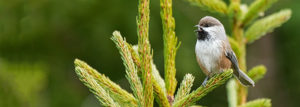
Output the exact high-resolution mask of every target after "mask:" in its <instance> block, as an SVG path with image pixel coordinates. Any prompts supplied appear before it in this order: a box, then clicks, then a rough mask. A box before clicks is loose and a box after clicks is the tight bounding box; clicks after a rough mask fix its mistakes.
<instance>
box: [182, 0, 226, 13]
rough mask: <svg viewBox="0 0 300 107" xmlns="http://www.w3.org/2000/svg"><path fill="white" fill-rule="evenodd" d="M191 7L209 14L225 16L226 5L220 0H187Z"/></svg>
mask: <svg viewBox="0 0 300 107" xmlns="http://www.w3.org/2000/svg"><path fill="white" fill-rule="evenodd" d="M188 1H189V2H190V3H191V4H192V5H196V6H199V7H201V8H203V9H207V10H209V11H211V12H218V13H221V14H227V5H226V3H225V2H224V1H222V0H188Z"/></svg>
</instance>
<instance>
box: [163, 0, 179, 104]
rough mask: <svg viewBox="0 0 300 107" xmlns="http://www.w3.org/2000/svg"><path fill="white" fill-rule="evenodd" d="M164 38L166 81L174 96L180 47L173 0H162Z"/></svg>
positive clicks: (171, 94) (170, 92)
mask: <svg viewBox="0 0 300 107" xmlns="http://www.w3.org/2000/svg"><path fill="white" fill-rule="evenodd" d="M160 6H161V11H160V15H161V19H162V25H163V32H164V33H163V39H164V63H165V83H166V89H167V94H168V97H169V98H171V99H172V98H173V95H174V92H175V90H176V86H177V80H176V78H175V76H176V68H175V57H176V51H177V49H178V47H179V45H178V42H177V41H178V40H177V37H176V35H175V20H174V18H173V16H172V0H160Z"/></svg>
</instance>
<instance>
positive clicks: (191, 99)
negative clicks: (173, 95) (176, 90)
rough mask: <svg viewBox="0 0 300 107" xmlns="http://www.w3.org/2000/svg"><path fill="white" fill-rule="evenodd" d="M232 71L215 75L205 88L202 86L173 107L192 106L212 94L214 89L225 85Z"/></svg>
mask: <svg viewBox="0 0 300 107" xmlns="http://www.w3.org/2000/svg"><path fill="white" fill-rule="evenodd" d="M232 72H233V71H232V70H231V69H230V70H226V71H224V72H222V73H220V74H216V75H214V76H213V77H212V78H211V79H209V80H208V81H207V84H206V86H205V87H203V86H200V87H199V88H197V89H196V90H195V91H193V92H192V93H190V94H188V95H186V96H185V97H184V98H182V99H180V100H178V101H176V102H174V104H173V107H186V106H190V105H192V104H193V103H195V102H196V101H198V100H199V99H201V98H202V97H204V96H205V95H206V94H208V93H209V92H211V91H212V90H213V89H215V88H217V87H218V86H220V85H222V84H224V83H225V82H226V81H227V80H228V79H229V78H230V77H231V76H232Z"/></svg>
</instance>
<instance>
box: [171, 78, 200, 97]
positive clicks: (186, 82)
mask: <svg viewBox="0 0 300 107" xmlns="http://www.w3.org/2000/svg"><path fill="white" fill-rule="evenodd" d="M194 79H195V77H194V76H193V75H192V74H186V75H185V76H184V78H183V80H182V82H181V84H180V87H179V89H178V91H177V94H176V96H175V100H174V102H176V101H178V100H180V99H182V98H183V97H184V96H186V95H188V94H189V93H190V91H191V88H192V86H193V82H194Z"/></svg>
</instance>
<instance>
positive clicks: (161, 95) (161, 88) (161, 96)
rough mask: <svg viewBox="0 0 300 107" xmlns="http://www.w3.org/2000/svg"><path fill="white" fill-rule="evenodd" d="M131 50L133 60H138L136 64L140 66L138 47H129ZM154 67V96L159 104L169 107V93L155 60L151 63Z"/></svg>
mask: <svg viewBox="0 0 300 107" xmlns="http://www.w3.org/2000/svg"><path fill="white" fill-rule="evenodd" d="M129 49H130V51H131V53H132V56H133V59H136V60H135V61H134V62H135V63H136V64H137V65H138V64H140V63H141V62H140V60H139V57H138V56H139V54H138V46H137V45H134V46H131V45H130V46H129ZM151 65H152V77H153V78H152V82H153V89H154V95H155V99H156V101H157V102H158V104H159V105H160V106H162V107H169V106H170V103H169V101H168V99H167V92H166V87H165V82H164V80H163V78H162V77H161V76H160V74H159V71H158V70H157V68H156V65H155V64H154V63H153V60H152V61H151Z"/></svg>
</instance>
